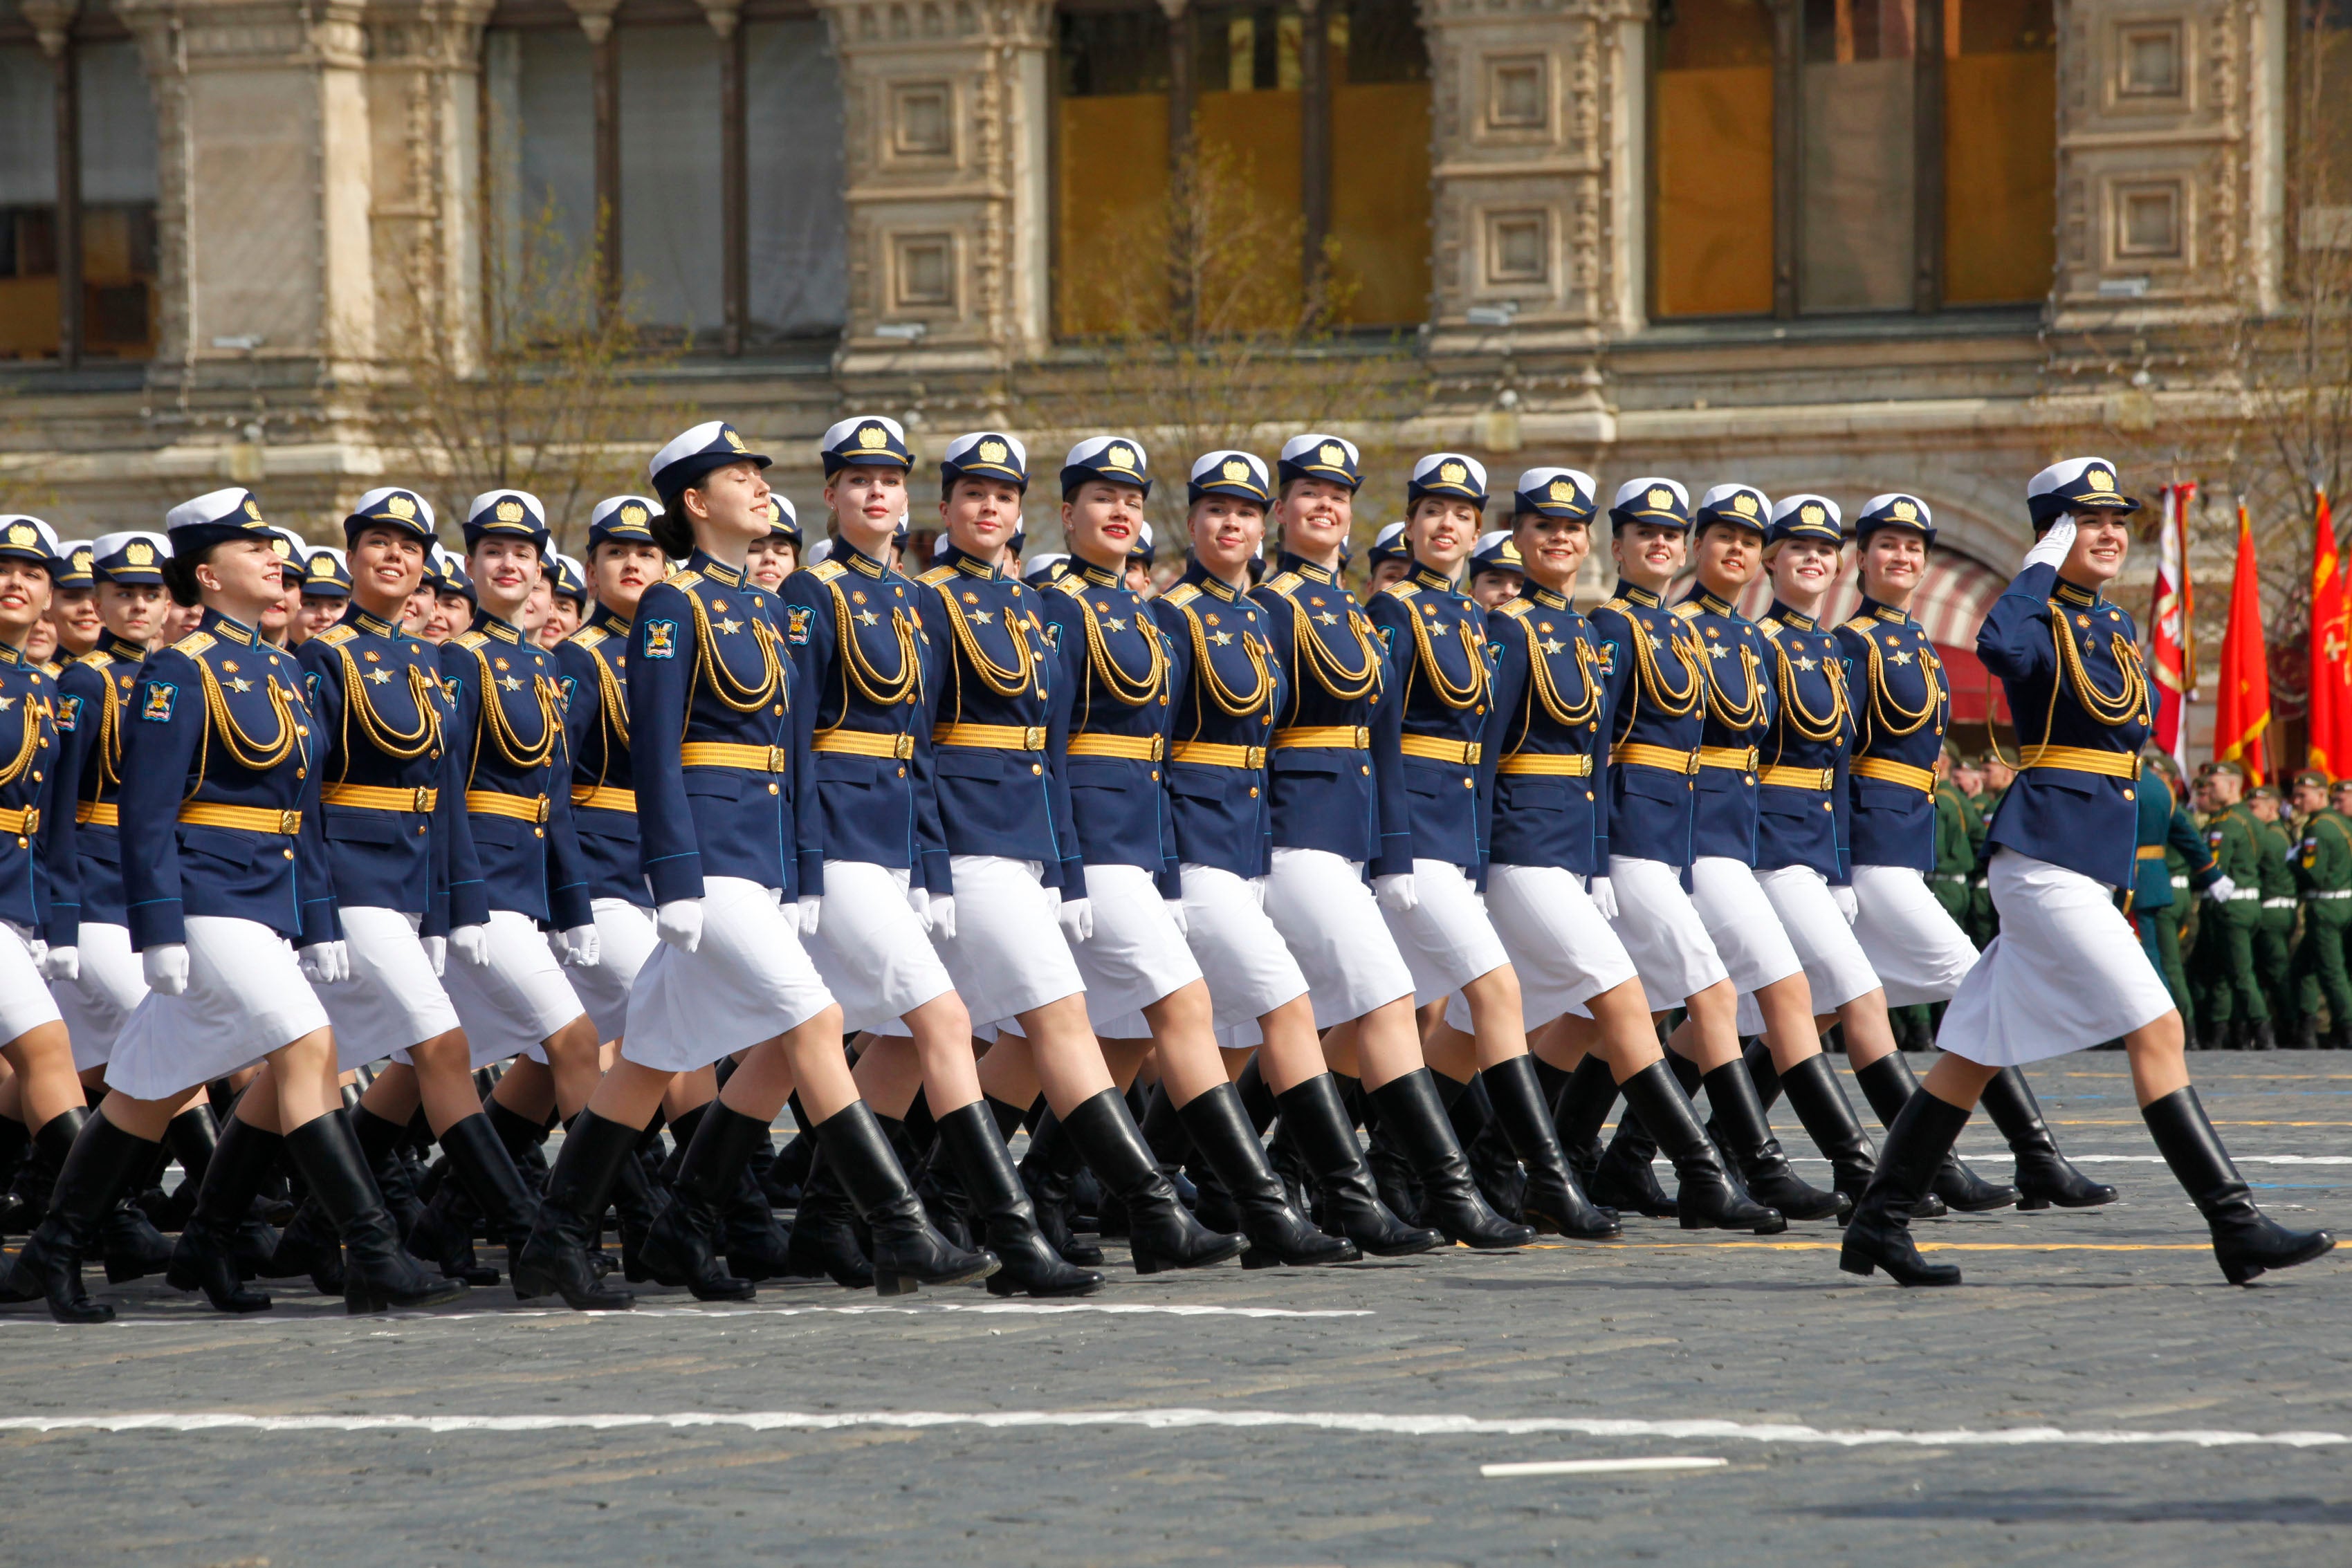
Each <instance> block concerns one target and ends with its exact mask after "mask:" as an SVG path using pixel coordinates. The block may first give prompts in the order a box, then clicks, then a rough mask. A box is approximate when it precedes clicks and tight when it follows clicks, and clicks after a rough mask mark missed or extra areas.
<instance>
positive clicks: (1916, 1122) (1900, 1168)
mask: <svg viewBox="0 0 2352 1568" xmlns="http://www.w3.org/2000/svg"><path fill="white" fill-rule="evenodd" d="M1968 1122H1969V1113H1968V1112H1966V1111H1964V1110H1962V1109H1961V1108H1960V1107H1958V1106H1957V1105H1952V1104H1948V1103H1945V1102H1944V1101H1941V1100H1938V1099H1937V1098H1936V1097H1935V1096H1934V1095H1933V1094H1930V1093H1928V1092H1927V1091H1926V1090H1924V1089H1923V1090H1921V1091H1920V1092H1918V1093H1916V1094H1914V1095H1913V1096H1911V1100H1910V1103H1908V1104H1906V1105H1905V1106H1904V1107H1903V1109H1902V1111H1901V1112H1899V1113H1897V1114H1896V1116H1895V1124H1894V1125H1893V1126H1891V1127H1889V1128H1887V1130H1886V1146H1885V1149H1884V1150H1882V1151H1881V1152H1880V1155H1879V1161H1878V1174H1877V1176H1874V1177H1873V1178H1872V1179H1871V1183H1870V1186H1869V1187H1868V1188H1867V1189H1866V1190H1865V1191H1864V1193H1863V1195H1862V1201H1861V1202H1860V1203H1858V1204H1856V1205H1855V1206H1854V1210H1853V1215H1852V1216H1851V1217H1850V1218H1848V1220H1847V1222H1846V1228H1845V1239H1844V1240H1843V1243H1841V1244H1840V1246H1839V1249H1838V1267H1839V1268H1841V1269H1843V1270H1845V1271H1846V1272H1847V1273H1849V1274H1860V1275H1864V1276H1867V1275H1868V1274H1869V1273H1870V1271H1871V1270H1872V1269H1874V1268H1878V1269H1884V1270H1886V1273H1887V1276H1888V1278H1890V1279H1892V1280H1893V1281H1895V1283H1896V1284H1898V1285H1904V1286H1909V1287H1914V1288H1916V1287H1923V1286H1941V1285H1957V1284H1958V1283H1959V1282H1960V1271H1959V1270H1958V1268H1956V1267H1955V1266H1953V1265H1952V1264H1949V1263H1930V1262H1928V1261H1927V1260H1926V1259H1924V1258H1922V1257H1920V1256H1919V1249H1918V1248H1917V1246H1916V1245H1915V1244H1914V1243H1913V1242H1912V1239H1911V1206H1912V1204H1913V1203H1915V1202H1916V1201H1917V1200H1918V1197H1919V1195H1920V1194H1921V1193H1922V1192H1925V1191H1926V1190H1927V1183H1928V1182H1929V1181H1930V1180H1931V1179H1932V1178H1933V1176H1934V1175H1935V1172H1936V1171H1937V1168H1938V1167H1939V1166H1942V1165H1943V1163H1944V1160H1945V1158H1946V1157H1947V1156H1948V1155H1950V1154H1951V1152H1952V1145H1953V1144H1954V1142H1956V1141H1957V1140H1958V1137H1959V1135H1960V1129H1961V1128H1962V1127H1965V1126H1967V1125H1968Z"/></svg>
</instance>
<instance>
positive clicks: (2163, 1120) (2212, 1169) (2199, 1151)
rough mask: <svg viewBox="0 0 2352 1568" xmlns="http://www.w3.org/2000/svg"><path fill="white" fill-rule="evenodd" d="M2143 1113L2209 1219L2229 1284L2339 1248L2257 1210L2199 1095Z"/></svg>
mask: <svg viewBox="0 0 2352 1568" xmlns="http://www.w3.org/2000/svg"><path fill="white" fill-rule="evenodd" d="M2140 1116H2141V1118H2142V1119H2143V1120H2145V1121H2146V1122H2147V1130H2148V1131H2149V1132H2150V1133H2151V1134H2155V1137H2156V1148H2157V1152H2158V1154H2160V1155H2163V1156H2164V1163H2165V1164H2166V1165H2168V1166H2171V1167H2172V1174H2173V1175H2174V1176H2177V1177H2178V1178H2179V1182H2180V1185H2181V1186H2183V1187H2184V1188H2186V1189H2187V1190H2188V1193H2189V1198H2190V1200H2191V1201H2192V1202H2194V1203H2195V1204H2196V1205H2197V1212H2199V1213H2200V1214H2202V1215H2203V1216H2204V1217H2205V1225H2206V1228H2207V1229H2209V1230H2210V1231H2211V1232H2212V1236H2213V1259H2214V1261H2216V1262H2218V1263H2220V1264H2221V1274H2222V1277H2223V1278H2224V1279H2226V1280H2228V1281H2230V1283H2231V1284H2232V1285H2243V1284H2247V1283H2250V1282H2252V1281H2253V1280H2254V1279H2255V1278H2256V1277H2257V1276H2258V1275H2260V1274H2262V1273H2263V1272H2264V1271H2266V1270H2272V1269H2292V1268H2294V1266H2295V1265H2296V1264H2297V1263H2308V1262H2310V1261H2311V1260H2313V1259H2314V1258H2316V1257H2318V1256H2319V1255H2320V1254H2321V1253H2323V1252H2326V1251H2328V1250H2329V1249H2332V1248H2334V1247H2335V1245H2336V1238H2335V1237H2334V1236H2332V1235H2330V1234H2328V1233H2327V1232H2326V1231H2325V1230H2289V1229H2288V1228H2286V1227H2285V1226H2284V1225H2281V1224H2279V1223H2278V1222H2277V1221H2276V1220H2274V1219H2273V1218H2270V1217H2269V1216H2268V1215H2266V1214H2264V1213H2263V1211H2262V1210H2261V1209H2259V1208H2257V1207H2254V1198H2253V1194H2252V1193H2251V1192H2249V1191H2248V1190H2247V1188H2246V1184H2245V1182H2244V1180H2243V1179H2242V1177H2240V1176H2239V1175H2238V1167H2237V1166H2235V1165H2234V1164H2232V1163H2231V1159H2230V1152H2229V1150H2227V1149H2225V1148H2223V1147H2222V1146H2221V1138H2220V1137H2219V1136H2218V1135H2217V1134H2215V1133H2214V1131H2213V1124H2212V1123H2211V1122H2210V1121H2209V1120H2207V1118H2206V1115H2205V1107H2204V1105H2203V1103H2201V1102H2200V1101H2199V1100H2198V1098H2197V1091H2196V1090H2194V1089H2179V1090H2175V1091H2174V1092H2172V1093H2169V1094H2168V1095H2166V1096H2165V1097H2164V1098H2163V1099H2161V1100H2158V1101H2156V1102H2154V1103H2150V1104H2147V1105H2143V1106H2141V1107H2140Z"/></svg>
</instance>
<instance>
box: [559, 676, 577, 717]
mask: <svg viewBox="0 0 2352 1568" xmlns="http://www.w3.org/2000/svg"><path fill="white" fill-rule="evenodd" d="M562 685H563V707H564V711H565V712H567V713H568V712H570V711H571V709H572V698H573V697H575V696H577V695H580V680H579V677H578V676H576V675H566V676H564V677H563V682H562Z"/></svg>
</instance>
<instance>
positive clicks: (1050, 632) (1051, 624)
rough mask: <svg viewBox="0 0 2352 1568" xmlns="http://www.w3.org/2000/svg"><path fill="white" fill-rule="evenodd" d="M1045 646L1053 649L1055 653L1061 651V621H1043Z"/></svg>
mask: <svg viewBox="0 0 2352 1568" xmlns="http://www.w3.org/2000/svg"><path fill="white" fill-rule="evenodd" d="M1045 646H1047V647H1048V648H1051V649H1053V650H1054V651H1055V653H1059V652H1061V648H1062V623H1061V622H1058V621H1048V622H1045Z"/></svg>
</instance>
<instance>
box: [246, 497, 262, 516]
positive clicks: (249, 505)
mask: <svg viewBox="0 0 2352 1568" xmlns="http://www.w3.org/2000/svg"><path fill="white" fill-rule="evenodd" d="M245 515H246V516H247V517H251V518H252V519H253V520H254V521H255V522H259V521H261V504H260V503H259V502H258V501H256V500H255V499H254V498H253V497H250V496H247V497H246V498H245Z"/></svg>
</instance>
